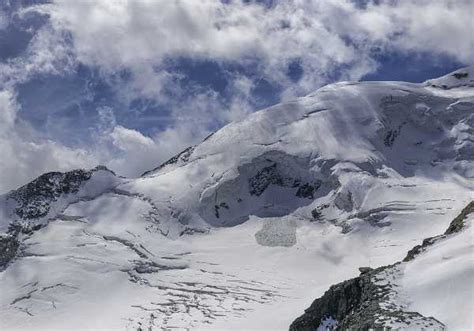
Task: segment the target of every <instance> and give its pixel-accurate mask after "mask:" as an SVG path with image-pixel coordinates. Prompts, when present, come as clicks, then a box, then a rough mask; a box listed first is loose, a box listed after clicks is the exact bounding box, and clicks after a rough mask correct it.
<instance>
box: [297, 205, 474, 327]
mask: <svg viewBox="0 0 474 331" xmlns="http://www.w3.org/2000/svg"><path fill="white" fill-rule="evenodd" d="M471 213H474V201H473V202H471V203H469V204H468V205H467V207H466V208H464V209H463V210H462V211H461V213H460V214H459V216H457V217H456V218H455V219H454V220H453V221H452V222H451V224H450V225H449V227H448V229H447V230H446V231H445V233H444V234H442V235H439V236H436V237H432V238H427V239H425V240H424V241H423V243H422V244H421V245H418V246H415V247H414V248H413V249H411V250H410V251H409V252H408V254H407V256H406V257H405V259H404V260H403V262H408V261H411V260H413V259H414V258H416V256H417V255H418V254H420V253H421V252H423V251H424V250H425V249H427V247H429V246H431V245H433V244H434V243H435V242H437V241H439V240H442V239H445V238H447V237H449V236H451V235H453V234H455V233H457V232H460V231H461V230H462V229H463V228H464V227H465V224H464V220H465V219H466V218H467V216H468V215H469V214H471ZM403 262H402V263H403ZM400 265H401V262H397V263H395V264H393V265H389V266H384V267H380V268H377V269H371V268H366V267H363V268H359V270H360V271H361V275H360V276H359V277H356V278H353V279H350V280H346V281H344V282H342V283H339V284H337V285H333V286H331V287H330V288H329V290H328V291H326V293H324V295H323V296H322V297H320V298H319V299H317V300H315V301H314V302H313V303H312V304H311V306H310V307H309V308H308V309H306V311H305V313H304V314H303V315H301V316H300V317H298V318H297V319H296V320H295V321H294V322H293V323H292V324H291V326H290V330H292V331H296V330H298V331H299V330H319V328H320V327H323V328H324V329H325V330H326V329H334V330H385V329H387V328H391V327H392V326H393V325H397V327H399V328H409V327H412V328H413V327H414V328H416V329H422V328H426V329H430V330H443V329H445V326H444V325H443V324H442V323H441V322H440V321H438V320H436V319H435V318H433V317H426V316H423V315H421V314H420V313H418V312H412V311H407V310H406V307H403V306H400V305H396V304H395V303H394V302H393V300H391V298H393V297H394V296H396V295H397V290H396V284H394V279H396V277H397V273H399V272H400V270H399V267H400ZM328 320H330V321H331V323H330V325H329V326H328V324H327V323H326V322H327V321H328Z"/></svg>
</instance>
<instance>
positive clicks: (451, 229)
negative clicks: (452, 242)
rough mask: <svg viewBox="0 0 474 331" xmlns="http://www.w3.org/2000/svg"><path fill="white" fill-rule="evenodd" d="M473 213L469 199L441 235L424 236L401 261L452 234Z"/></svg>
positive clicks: (472, 205) (413, 256)
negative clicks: (419, 243)
mask: <svg viewBox="0 0 474 331" xmlns="http://www.w3.org/2000/svg"><path fill="white" fill-rule="evenodd" d="M471 213H474V201H471V202H470V203H469V204H468V205H467V206H466V207H465V208H464V209H463V210H462V211H461V213H460V214H459V215H458V216H456V218H455V219H454V220H453V221H452V222H451V223H450V224H449V227H448V229H447V230H446V231H445V232H444V233H443V234H441V235H439V236H435V237H430V238H426V239H424V240H423V242H422V243H421V245H416V246H415V247H413V248H412V249H410V250H409V251H408V253H407V256H405V258H404V259H403V262H408V261H411V260H413V259H414V258H415V256H417V255H418V254H420V253H422V252H423V251H424V250H425V249H426V248H427V247H429V246H431V245H433V244H434V243H435V242H437V241H438V240H441V239H444V238H446V237H447V236H450V235H453V234H455V233H457V232H459V231H461V230H462V229H463V228H464V220H465V219H466V217H467V216H468V215H469V214H471Z"/></svg>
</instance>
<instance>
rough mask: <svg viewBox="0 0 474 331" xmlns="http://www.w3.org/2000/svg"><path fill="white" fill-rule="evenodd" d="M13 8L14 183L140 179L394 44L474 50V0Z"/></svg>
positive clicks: (468, 54)
mask: <svg viewBox="0 0 474 331" xmlns="http://www.w3.org/2000/svg"><path fill="white" fill-rule="evenodd" d="M0 8H1V11H0V41H2V40H3V41H4V43H3V44H5V45H6V47H4V48H3V49H2V50H0V60H1V61H0V91H1V92H0V112H1V113H0V120H1V122H2V123H0V153H1V155H2V158H1V161H0V192H5V191H7V190H9V189H12V188H14V187H16V186H18V185H21V184H24V183H25V182H26V181H28V180H30V179H32V178H34V177H35V176H38V175H40V174H41V173H42V172H44V171H52V170H67V169H70V168H75V167H91V166H95V165H96V164H99V163H102V164H106V165H107V166H109V167H110V168H112V169H113V170H115V171H117V172H118V173H120V174H123V175H126V176H135V175H138V174H139V173H141V172H143V171H145V170H147V169H150V168H153V167H155V166H156V165H157V164H158V163H160V162H162V161H164V160H165V159H166V158H168V157H169V156H171V155H172V154H174V153H176V152H178V151H179V150H180V149H183V148H184V147H186V146H187V145H190V144H194V143H196V142H198V141H199V140H200V139H202V138H203V137H204V136H206V135H207V134H209V133H210V132H212V131H214V130H216V129H218V128H219V127H221V126H222V125H224V124H225V123H228V122H229V121H232V120H238V119H240V118H242V117H243V116H245V115H246V114H248V113H249V112H252V111H255V110H257V109H258V108H259V107H262V106H267V105H270V104H271V103H275V102H278V101H282V100H288V99H291V98H294V97H297V96H301V95H304V94H307V93H309V92H311V91H313V90H315V89H317V88H318V87H320V86H322V85H324V84H327V83H330V82H333V81H337V80H358V79H360V78H362V77H363V76H364V75H366V74H368V73H371V72H374V71H376V70H377V68H378V67H379V66H380V65H381V64H380V63H379V58H380V55H381V54H382V55H383V54H390V53H392V52H399V53H406V54H409V53H420V52H421V53H424V54H430V55H431V56H432V57H438V56H446V57H449V58H452V59H454V60H455V61H458V62H460V63H464V64H469V62H470V61H472V59H473V58H474V36H473V32H472V31H474V23H473V20H472V16H473V14H474V13H473V11H474V9H473V4H472V1H470V0H456V1H449V0H440V1H428V0H418V1H393V0H387V1H343V0H338V1H336V0H328V1H316V0H315V1H303V0H290V1H217V0H202V1H194V0H180V1H169V0H153V1H152V0H149V1H147V0H142V1H123V0H120V1H119V0H117V1H92V0H91V1H73V2H71V1H54V2H52V3H38V4H36V5H32V6H27V7H21V6H18V5H15V4H8V3H7V4H6V5H3V7H0ZM400 70H404V69H403V68H400Z"/></svg>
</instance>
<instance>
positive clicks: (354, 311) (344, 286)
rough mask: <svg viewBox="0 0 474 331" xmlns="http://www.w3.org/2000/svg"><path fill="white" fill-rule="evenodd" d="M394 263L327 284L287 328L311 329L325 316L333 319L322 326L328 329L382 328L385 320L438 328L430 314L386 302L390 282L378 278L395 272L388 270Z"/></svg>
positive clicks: (439, 324) (436, 322)
mask: <svg viewBox="0 0 474 331" xmlns="http://www.w3.org/2000/svg"><path fill="white" fill-rule="evenodd" d="M394 266H396V265H394ZM394 266H386V267H380V268H377V269H371V268H362V269H363V270H362V272H361V275H360V276H359V277H356V278H353V279H349V280H346V281H344V282H342V283H339V284H337V285H333V286H331V287H330V288H329V290H328V291H326V293H324V295H323V296H322V297H321V298H319V299H317V300H315V301H314V302H313V303H312V304H311V306H310V307H309V308H308V309H306V310H305V313H304V314H303V315H301V316H300V317H298V318H297V319H296V320H295V321H294V322H293V323H292V324H291V326H290V330H291V331H306V330H307V331H313V330H316V329H318V327H319V326H321V325H324V321H325V320H328V319H331V320H332V321H334V323H333V325H332V326H330V327H328V326H326V328H325V329H331V330H386V329H387V325H386V322H387V321H391V322H395V323H398V324H399V325H406V326H408V325H410V324H413V325H417V326H422V327H428V328H430V329H434V330H439V329H442V328H443V325H442V324H441V323H440V322H439V321H437V320H436V319H434V318H432V317H424V316H422V315H421V314H419V313H417V312H411V311H405V310H404V309H403V307H400V306H396V305H394V304H392V303H388V298H389V296H390V295H391V293H392V292H393V285H392V284H390V282H385V283H384V282H379V280H381V279H384V278H386V275H385V274H390V273H392V272H396V270H395V271H393V270H391V269H392V268H393V267H394Z"/></svg>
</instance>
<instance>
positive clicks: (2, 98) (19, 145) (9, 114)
mask: <svg viewBox="0 0 474 331" xmlns="http://www.w3.org/2000/svg"><path fill="white" fill-rule="evenodd" d="M18 107H19V106H18V104H17V103H16V101H15V95H14V94H13V93H12V92H11V91H7V90H3V91H0V155H1V157H0V194H1V193H3V192H6V191H8V190H11V189H13V188H16V187H18V186H20V185H23V184H25V183H27V182H28V181H30V180H32V179H34V178H35V177H37V176H39V175H41V174H42V173H44V172H48V171H62V170H69V169H73V168H78V167H86V168H87V167H92V166H94V165H95V164H96V160H97V159H96V158H95V157H94V156H93V155H91V153H90V152H89V151H86V150H85V149H71V148H67V147H65V146H63V145H61V144H60V143H56V142H53V141H38V140H36V141H35V140H34V139H33V140H28V139H25V136H28V133H26V132H24V131H22V129H21V128H20V127H19V126H17V125H16V124H15V122H16V120H17V118H16V115H17V112H18V109H19V108H18Z"/></svg>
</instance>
